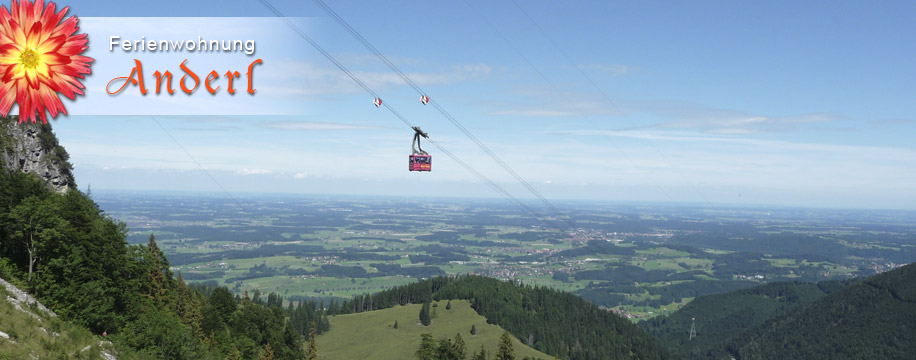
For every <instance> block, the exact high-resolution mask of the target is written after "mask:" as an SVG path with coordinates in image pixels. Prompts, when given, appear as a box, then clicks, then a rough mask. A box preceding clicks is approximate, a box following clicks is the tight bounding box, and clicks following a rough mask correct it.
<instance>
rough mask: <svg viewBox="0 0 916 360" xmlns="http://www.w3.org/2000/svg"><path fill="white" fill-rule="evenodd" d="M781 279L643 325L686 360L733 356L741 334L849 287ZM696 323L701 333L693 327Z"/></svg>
mask: <svg viewBox="0 0 916 360" xmlns="http://www.w3.org/2000/svg"><path fill="white" fill-rule="evenodd" d="M845 285H846V283H845V282H841V281H824V282H821V283H820V284H813V283H801V282H776V283H770V284H765V285H761V286H757V287H753V288H749V289H743V290H738V291H732V292H728V293H724V294H716V295H708V296H703V297H699V298H696V299H694V300H693V301H691V302H690V303H688V304H687V305H685V306H684V307H683V308H682V309H680V310H678V311H677V312H675V313H673V314H671V315H667V316H659V317H656V318H652V319H649V320H646V321H641V322H640V323H639V326H640V327H641V328H643V329H645V330H646V331H647V332H649V334H651V335H652V336H654V337H655V338H656V339H657V340H658V341H659V343H660V344H661V345H662V346H665V347H667V348H668V349H669V350H670V351H671V352H673V353H676V354H678V355H680V356H682V357H684V358H686V359H706V358H729V357H730V356H731V355H729V354H728V353H727V352H726V351H725V349H726V346H727V345H728V344H731V343H732V342H733V341H734V340H735V338H736V337H738V335H740V334H741V333H742V332H743V331H746V330H748V329H750V328H752V327H754V326H757V325H759V324H761V323H763V322H764V321H766V320H768V319H770V318H772V317H774V316H776V315H778V314H781V313H783V312H785V311H787V310H789V309H791V308H794V307H796V306H800V305H804V304H807V303H810V302H812V301H815V300H817V299H820V298H821V297H823V296H825V295H827V294H828V293H830V292H833V291H836V290H838V289H841V288H843V286H845ZM691 326H695V330H696V332H695V337H694V338H691V337H690V328H691Z"/></svg>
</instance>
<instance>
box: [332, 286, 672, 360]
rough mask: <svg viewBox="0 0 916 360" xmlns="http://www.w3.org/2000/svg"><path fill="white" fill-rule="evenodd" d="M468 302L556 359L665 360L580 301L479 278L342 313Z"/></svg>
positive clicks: (628, 327)
mask: <svg viewBox="0 0 916 360" xmlns="http://www.w3.org/2000/svg"><path fill="white" fill-rule="evenodd" d="M456 299H461V300H469V301H470V302H471V306H472V307H473V308H474V310H476V311H477V313H479V314H480V315H483V316H484V317H486V318H487V322H489V323H492V324H496V325H499V326H501V327H502V328H504V329H506V330H507V331H509V332H510V333H512V335H515V337H517V338H518V339H520V340H521V341H522V342H524V343H526V344H528V345H529V346H531V347H532V348H534V349H536V350H538V351H541V352H543V353H546V354H549V355H551V356H557V357H559V358H561V359H570V360H580V359H581V360H591V359H595V360H597V359H667V358H669V357H670V355H669V354H668V352H667V351H665V350H662V349H661V348H660V347H659V346H658V345H656V343H655V341H654V340H653V339H652V338H651V337H650V336H649V335H648V334H646V333H645V332H644V331H642V330H641V329H639V328H638V327H637V326H636V325H634V324H633V323H631V322H629V321H628V320H626V319H624V318H622V317H620V316H618V315H616V314H613V313H610V312H607V311H604V310H601V309H599V308H598V307H597V306H596V305H595V304H592V303H590V302H588V301H586V300H584V299H582V298H581V297H579V296H576V295H573V294H570V293H565V292H561V291H557V290H553V289H550V288H542V287H531V286H526V285H520V284H516V283H513V282H503V281H499V280H496V279H492V278H487V277H482V276H474V275H469V276H460V277H437V278H433V279H428V280H423V281H420V282H416V283H413V284H409V285H404V286H399V287H395V288H392V289H390V290H386V291H382V292H379V293H376V294H372V295H365V296H357V297H355V298H354V299H353V300H352V301H350V302H347V303H345V304H343V306H342V307H343V308H342V309H341V311H342V312H343V313H346V312H362V311H370V310H377V309H385V308H390V307H393V306H397V305H406V304H418V303H425V302H429V301H431V300H456Z"/></svg>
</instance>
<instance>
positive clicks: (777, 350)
mask: <svg viewBox="0 0 916 360" xmlns="http://www.w3.org/2000/svg"><path fill="white" fill-rule="evenodd" d="M729 351H730V352H731V353H732V355H734V356H735V357H736V358H738V359H748V360H751V359H912V358H913V356H914V355H913V354H916V263H914V264H910V265H907V266H904V267H901V268H898V269H895V270H891V271H888V272H886V273H883V274H878V275H875V276H872V277H869V278H867V279H864V280H862V281H859V282H857V283H855V284H852V285H850V286H848V287H846V288H844V289H842V290H840V291H837V292H835V293H832V294H830V295H828V296H825V297H823V298H821V299H819V300H817V301H814V302H812V303H810V304H808V305H806V306H802V307H798V308H795V309H793V310H791V311H788V312H786V313H785V314H782V315H779V316H777V317H776V318H774V319H771V320H768V321H766V322H765V323H763V324H761V325H759V326H757V327H755V328H753V329H751V330H749V331H747V332H745V333H744V334H742V335H741V336H740V337H739V339H738V340H737V341H735V342H734V343H733V344H732V345H730V346H729Z"/></svg>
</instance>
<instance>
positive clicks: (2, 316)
mask: <svg viewBox="0 0 916 360" xmlns="http://www.w3.org/2000/svg"><path fill="white" fill-rule="evenodd" d="M111 349H112V345H111V343H110V342H107V341H101V339H100V338H99V337H97V336H95V335H92V333H90V332H89V330H87V329H85V328H81V327H79V326H76V325H73V324H71V323H69V322H66V321H64V320H61V319H59V318H58V317H57V315H56V314H54V312H52V311H50V310H48V309H47V308H45V307H44V305H42V304H41V303H39V302H38V301H37V300H35V299H34V298H32V297H31V296H30V295H29V294H27V293H25V292H24V291H22V290H20V289H19V288H17V287H16V286H13V285H12V284H10V283H8V282H7V281H6V280H3V279H0V359H29V358H38V359H51V358H55V359H57V358H83V359H114V358H115V357H114V356H112V355H111V353H112V350H111Z"/></svg>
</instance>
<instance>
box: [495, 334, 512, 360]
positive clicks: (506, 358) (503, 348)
mask: <svg viewBox="0 0 916 360" xmlns="http://www.w3.org/2000/svg"><path fill="white" fill-rule="evenodd" d="M496 360H515V349H513V348H512V335H509V332H508V331H506V332H504V333H503V335H502V336H500V337H499V350H498V351H497V352H496Z"/></svg>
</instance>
